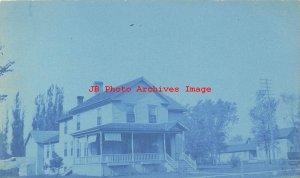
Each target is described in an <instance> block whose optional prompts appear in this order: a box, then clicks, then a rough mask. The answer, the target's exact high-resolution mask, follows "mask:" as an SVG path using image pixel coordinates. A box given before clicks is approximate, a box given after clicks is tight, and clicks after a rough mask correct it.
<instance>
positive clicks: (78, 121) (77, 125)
mask: <svg viewBox="0 0 300 178" xmlns="http://www.w3.org/2000/svg"><path fill="white" fill-rule="evenodd" d="M76 129H77V130H80V118H79V114H78V115H77V122H76Z"/></svg>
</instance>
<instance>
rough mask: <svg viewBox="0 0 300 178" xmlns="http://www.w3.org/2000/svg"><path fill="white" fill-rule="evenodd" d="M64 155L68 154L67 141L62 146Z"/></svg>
mask: <svg viewBox="0 0 300 178" xmlns="http://www.w3.org/2000/svg"><path fill="white" fill-rule="evenodd" d="M64 156H65V157H66V156H68V143H67V142H65V146H64Z"/></svg>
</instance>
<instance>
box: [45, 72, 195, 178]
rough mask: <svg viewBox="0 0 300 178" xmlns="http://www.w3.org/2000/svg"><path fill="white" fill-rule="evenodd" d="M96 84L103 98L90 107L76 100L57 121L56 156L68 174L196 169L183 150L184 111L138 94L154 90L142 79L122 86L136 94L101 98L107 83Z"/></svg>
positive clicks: (147, 94)
mask: <svg viewBox="0 0 300 178" xmlns="http://www.w3.org/2000/svg"><path fill="white" fill-rule="evenodd" d="M95 84H96V85H98V86H99V88H100V92H99V93H97V94H96V95H95V96H93V97H91V98H90V99H88V100H86V101H84V100H83V97H82V96H78V97H77V106H75V107H74V108H72V109H71V110H69V111H68V112H67V113H66V114H65V115H64V116H63V117H61V118H60V119H59V120H58V122H59V142H58V143H57V145H56V146H55V151H56V153H57V154H58V155H59V156H61V157H62V158H63V163H64V166H65V167H67V169H72V172H73V173H74V174H79V175H91V176H111V175H122V174H133V173H147V172H153V171H178V170H179V169H183V170H194V169H196V163H195V161H194V160H192V159H191V158H190V157H189V156H187V155H186V154H185V150H184V132H185V131H187V128H186V127H185V126H184V125H183V124H182V123H181V122H179V120H183V119H184V115H183V113H184V111H185V108H184V107H182V106H181V105H180V104H179V103H177V102H176V101H174V100H173V99H172V98H170V97H168V96H166V95H165V94H163V93H160V92H134V91H135V90H136V88H137V87H138V86H140V87H152V86H153V85H152V84H151V83H150V82H148V81H147V80H146V79H145V78H143V77H141V78H138V79H135V80H133V81H130V82H128V83H125V84H122V85H121V86H124V87H126V88H128V87H130V88H132V92H103V83H102V82H96V83H95ZM44 146H45V145H44ZM40 156H41V155H40ZM44 156H45V155H44ZM44 160H46V159H45V158H44ZM44 164H45V163H44Z"/></svg>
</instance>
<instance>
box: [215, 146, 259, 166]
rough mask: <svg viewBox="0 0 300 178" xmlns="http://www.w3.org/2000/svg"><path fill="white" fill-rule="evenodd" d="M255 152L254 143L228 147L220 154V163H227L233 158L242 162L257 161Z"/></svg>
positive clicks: (256, 148) (256, 147)
mask: <svg viewBox="0 0 300 178" xmlns="http://www.w3.org/2000/svg"><path fill="white" fill-rule="evenodd" d="M257 150H258V145H257V144H256V143H245V144H237V145H228V146H227V147H226V149H224V150H223V151H221V152H220V163H229V161H230V160H231V158H232V157H233V156H237V157H239V158H240V159H241V160H243V161H252V160H257Z"/></svg>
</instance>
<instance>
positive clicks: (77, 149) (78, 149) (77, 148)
mask: <svg viewBox="0 0 300 178" xmlns="http://www.w3.org/2000/svg"><path fill="white" fill-rule="evenodd" d="M76 155H77V157H80V143H79V140H77V145H76Z"/></svg>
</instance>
